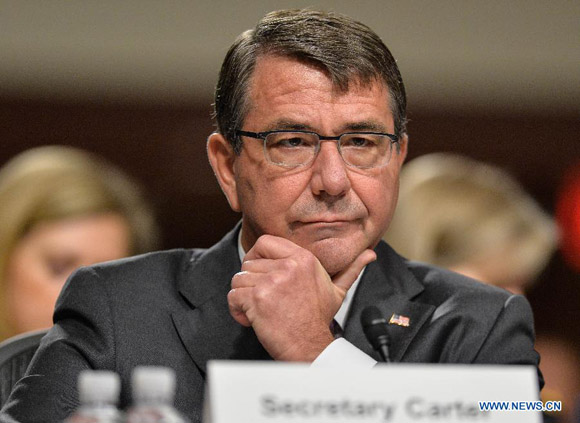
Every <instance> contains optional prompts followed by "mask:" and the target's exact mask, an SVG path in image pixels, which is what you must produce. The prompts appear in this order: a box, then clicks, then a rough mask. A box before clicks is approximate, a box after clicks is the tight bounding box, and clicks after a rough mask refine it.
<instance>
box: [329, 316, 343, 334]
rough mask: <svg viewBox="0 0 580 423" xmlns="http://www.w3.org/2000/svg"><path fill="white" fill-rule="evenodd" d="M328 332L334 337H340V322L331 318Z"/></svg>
mask: <svg viewBox="0 0 580 423" xmlns="http://www.w3.org/2000/svg"><path fill="white" fill-rule="evenodd" d="M330 332H331V333H332V335H333V336H334V339H336V338H342V335H343V332H342V328H341V327H340V324H339V323H338V322H337V321H336V320H334V319H332V322H330Z"/></svg>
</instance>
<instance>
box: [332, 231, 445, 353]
mask: <svg viewBox="0 0 580 423" xmlns="http://www.w3.org/2000/svg"><path fill="white" fill-rule="evenodd" d="M375 251H376V253H377V260H376V261H375V262H373V263H371V264H369V265H368V266H367V268H366V270H365V273H364V275H363V277H362V279H361V281H360V284H359V287H358V289H357V291H356V293H355V296H354V298H353V302H352V305H351V308H350V311H349V315H348V319H347V321H346V324H345V328H344V336H345V338H346V339H347V340H348V341H350V342H351V343H352V344H353V345H355V346H356V347H358V348H359V349H361V350H362V351H364V352H365V353H366V354H368V355H370V356H372V357H374V358H375V359H376V360H377V361H380V360H381V358H380V356H379V355H378V353H377V352H376V351H374V350H373V348H372V346H371V345H370V344H369V342H368V340H367V339H366V337H365V335H364V333H363V330H362V325H361V322H360V316H361V314H362V311H363V310H364V308H365V307H367V306H369V305H374V306H376V307H377V308H378V309H379V310H380V311H381V313H382V315H383V316H384V317H385V319H387V321H388V320H390V318H391V316H392V315H393V314H395V315H399V316H402V317H407V318H409V325H408V326H403V325H398V324H389V334H390V338H391V347H390V353H391V359H392V360H393V361H401V359H402V358H403V356H404V354H405V351H406V350H407V347H408V346H409V344H410V343H411V341H412V340H413V338H414V337H415V335H416V334H417V332H419V329H421V327H422V326H423V324H424V323H425V322H426V321H427V319H428V318H429V316H431V314H432V313H433V311H434V310H435V307H433V306H432V305H428V304H422V303H419V302H413V301H412V299H413V298H414V297H416V296H417V295H418V294H420V293H421V292H422V291H423V289H424V288H423V285H422V284H421V283H420V282H419V281H418V280H417V279H416V278H415V277H414V276H413V274H412V273H411V272H410V271H409V270H408V268H407V266H406V265H405V263H404V261H403V260H402V259H401V258H400V257H399V256H398V255H397V254H396V253H395V252H394V251H393V250H392V249H391V248H390V247H389V246H388V245H387V244H385V243H384V242H381V243H379V245H378V246H377V248H376V249H375Z"/></svg>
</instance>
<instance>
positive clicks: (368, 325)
mask: <svg viewBox="0 0 580 423" xmlns="http://www.w3.org/2000/svg"><path fill="white" fill-rule="evenodd" d="M360 321H361V324H362V327H363V332H364V334H365V336H366V337H367V340H368V341H369V343H370V344H371V345H372V346H373V348H374V349H375V350H376V351H378V353H379V354H380V355H381V357H382V359H383V361H384V362H385V363H390V362H391V358H390V357H389V346H390V342H391V341H390V337H389V328H388V325H387V321H386V320H385V318H384V317H383V316H382V315H381V312H380V311H379V309H378V308H376V307H375V306H368V307H366V308H365V309H364V310H363V312H362V314H361V316H360Z"/></svg>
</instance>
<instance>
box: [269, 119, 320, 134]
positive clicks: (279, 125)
mask: <svg viewBox="0 0 580 423" xmlns="http://www.w3.org/2000/svg"><path fill="white" fill-rule="evenodd" d="M278 129H280V130H295V131H313V128H312V127H311V126H309V125H306V124H304V123H299V122H296V121H293V120H287V119H280V120H277V121H274V122H272V123H271V124H269V125H268V126H267V127H266V131H276V130H278Z"/></svg>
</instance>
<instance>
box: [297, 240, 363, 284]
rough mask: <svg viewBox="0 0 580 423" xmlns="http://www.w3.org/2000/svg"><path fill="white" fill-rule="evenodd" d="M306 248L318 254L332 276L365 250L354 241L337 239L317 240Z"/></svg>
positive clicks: (321, 262) (318, 257)
mask: <svg viewBox="0 0 580 423" xmlns="http://www.w3.org/2000/svg"><path fill="white" fill-rule="evenodd" d="M306 248H307V249H308V250H309V251H310V252H311V253H312V254H314V255H315V256H316V258H317V259H318V261H320V264H322V267H324V269H325V270H326V272H328V274H329V275H330V276H334V275H336V274H337V273H339V272H341V271H343V270H344V269H346V268H347V267H349V266H350V265H351V264H352V263H353V262H354V260H355V259H356V258H357V257H358V256H359V254H360V253H362V252H363V251H364V248H362V249H357V248H355V244H354V243H348V242H347V241H345V240H339V241H337V240H336V239H327V240H322V241H317V242H314V243H313V244H311V245H309V246H308V247H306Z"/></svg>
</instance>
